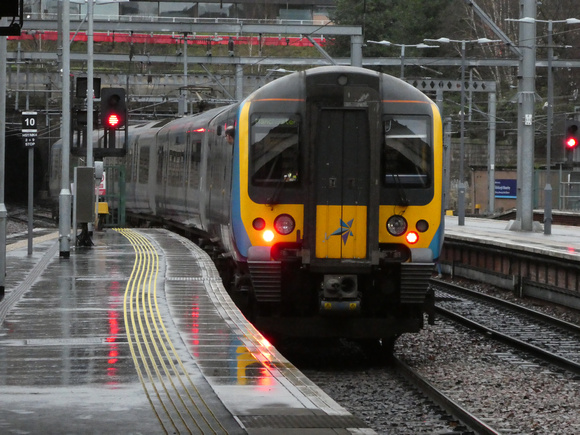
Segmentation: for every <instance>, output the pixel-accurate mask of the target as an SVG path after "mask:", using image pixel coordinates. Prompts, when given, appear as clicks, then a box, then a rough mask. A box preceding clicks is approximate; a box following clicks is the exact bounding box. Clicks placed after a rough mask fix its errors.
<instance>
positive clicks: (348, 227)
mask: <svg viewBox="0 0 580 435" xmlns="http://www.w3.org/2000/svg"><path fill="white" fill-rule="evenodd" d="M353 221H354V219H351V220H349V221H348V222H347V223H345V222H344V221H343V220H342V219H341V220H340V228H339V229H338V230H336V231H335V232H333V233H332V234H331V235H330V236H327V237H326V239H325V240H328V239H330V238H331V237H332V236H341V237H342V244H343V245H346V242H347V241H348V237H349V236H354V234H353V233H352V222H353Z"/></svg>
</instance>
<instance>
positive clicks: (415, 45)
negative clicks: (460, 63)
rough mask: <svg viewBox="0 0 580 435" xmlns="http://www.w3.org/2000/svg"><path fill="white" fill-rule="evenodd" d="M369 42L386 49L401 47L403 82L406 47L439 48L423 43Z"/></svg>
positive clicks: (402, 78) (403, 77)
mask: <svg viewBox="0 0 580 435" xmlns="http://www.w3.org/2000/svg"><path fill="white" fill-rule="evenodd" d="M367 42H368V43H369V44H378V45H384V46H385V47H391V46H394V47H401V80H404V79H405V47H415V48H438V47H439V46H438V45H428V44H425V43H423V42H421V43H419V44H395V43H393V42H390V41H385V40H382V41H370V40H367Z"/></svg>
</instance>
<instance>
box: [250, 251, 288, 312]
mask: <svg viewBox="0 0 580 435" xmlns="http://www.w3.org/2000/svg"><path fill="white" fill-rule="evenodd" d="M248 267H249V269H250V276H251V277H252V286H253V288H254V294H255V296H256V300H257V301H258V302H281V301H282V290H281V262H279V261H248Z"/></svg>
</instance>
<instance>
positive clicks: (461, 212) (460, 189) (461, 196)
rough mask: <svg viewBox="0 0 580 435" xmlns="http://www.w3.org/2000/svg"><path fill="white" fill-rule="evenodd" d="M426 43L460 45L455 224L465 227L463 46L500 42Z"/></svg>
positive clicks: (441, 41) (486, 40) (487, 40)
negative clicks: (457, 178) (457, 173)
mask: <svg viewBox="0 0 580 435" xmlns="http://www.w3.org/2000/svg"><path fill="white" fill-rule="evenodd" d="M425 41H428V42H439V43H441V44H449V43H450V42H457V43H460V44H461V103H460V106H461V113H460V132H459V182H458V183H457V208H458V213H457V223H458V225H465V183H464V173H463V172H464V171H463V166H464V160H465V46H466V44H468V43H471V44H474V43H477V44H487V43H490V42H500V41H499V40H492V39H488V38H479V39H467V40H458V39H449V38H439V39H425Z"/></svg>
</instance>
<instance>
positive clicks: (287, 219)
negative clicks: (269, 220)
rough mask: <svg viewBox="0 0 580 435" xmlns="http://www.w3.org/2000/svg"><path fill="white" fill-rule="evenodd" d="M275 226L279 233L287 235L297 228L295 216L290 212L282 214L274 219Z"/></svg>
mask: <svg viewBox="0 0 580 435" xmlns="http://www.w3.org/2000/svg"><path fill="white" fill-rule="evenodd" d="M274 228H275V229H276V231H277V232H278V234H281V235H283V236H287V235H288V234H290V233H291V232H292V231H294V228H296V222H294V218H293V217H292V216H290V215H289V214H281V215H278V216H277V217H276V219H274Z"/></svg>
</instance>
